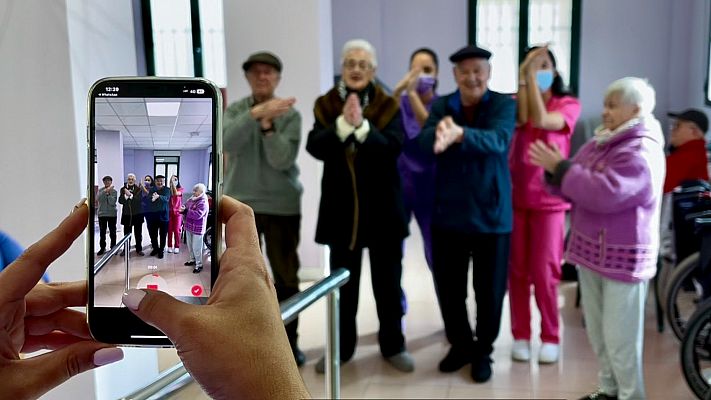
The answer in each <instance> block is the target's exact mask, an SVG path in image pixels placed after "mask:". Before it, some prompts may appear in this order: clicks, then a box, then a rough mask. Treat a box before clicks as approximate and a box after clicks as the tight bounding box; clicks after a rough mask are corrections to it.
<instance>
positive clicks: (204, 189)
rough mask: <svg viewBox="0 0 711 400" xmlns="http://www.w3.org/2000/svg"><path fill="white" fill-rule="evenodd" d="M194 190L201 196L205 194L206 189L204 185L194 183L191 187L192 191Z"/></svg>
mask: <svg viewBox="0 0 711 400" xmlns="http://www.w3.org/2000/svg"><path fill="white" fill-rule="evenodd" d="M195 189H198V190H199V191H200V192H202V193H203V194H204V193H205V192H207V188H206V187H205V184H204V183H196V184H195V186H193V190H195Z"/></svg>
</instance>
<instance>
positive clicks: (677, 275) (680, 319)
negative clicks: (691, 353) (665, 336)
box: [665, 253, 702, 340]
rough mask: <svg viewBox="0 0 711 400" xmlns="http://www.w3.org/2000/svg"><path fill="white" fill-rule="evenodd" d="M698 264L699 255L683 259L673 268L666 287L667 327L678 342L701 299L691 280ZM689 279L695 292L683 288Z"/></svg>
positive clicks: (695, 285) (698, 290)
mask: <svg viewBox="0 0 711 400" xmlns="http://www.w3.org/2000/svg"><path fill="white" fill-rule="evenodd" d="M698 264H699V253H694V254H692V255H690V256H688V257H687V258H685V259H684V261H682V262H681V263H679V265H677V266H676V267H675V268H674V272H673V273H672V275H671V277H670V278H669V284H668V285H667V291H666V295H665V299H666V303H665V306H666V307H665V313H666V315H667V321H668V322H669V326H670V327H671V329H672V331H673V332H674V335H675V336H676V337H677V339H679V340H681V338H682V337H683V336H684V331H685V330H686V324H687V322H688V321H689V319H690V318H691V316H692V315H693V314H694V312H695V311H696V308H697V305H698V304H697V303H698V301H699V299H701V298H702V294H701V293H700V291H701V290H700V289H699V287H700V286H698V285H697V284H696V280H694V279H693V275H694V272H695V271H696V269H697V268H698ZM690 279H691V280H692V281H693V282H694V287H695V288H696V290H692V291H689V290H686V289H685V288H684V285H685V283H686V282H688V281H689V280H690Z"/></svg>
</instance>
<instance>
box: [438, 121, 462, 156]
mask: <svg viewBox="0 0 711 400" xmlns="http://www.w3.org/2000/svg"><path fill="white" fill-rule="evenodd" d="M462 140H464V129H463V128H462V127H461V126H459V125H457V124H456V123H455V122H454V120H453V119H452V117H450V116H447V117H444V118H442V120H441V121H439V124H437V129H436V131H435V142H434V152H435V154H440V153H443V152H444V151H445V150H447V149H448V148H449V146H451V145H452V144H454V143H461V142H462Z"/></svg>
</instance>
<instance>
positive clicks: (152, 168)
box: [91, 97, 214, 307]
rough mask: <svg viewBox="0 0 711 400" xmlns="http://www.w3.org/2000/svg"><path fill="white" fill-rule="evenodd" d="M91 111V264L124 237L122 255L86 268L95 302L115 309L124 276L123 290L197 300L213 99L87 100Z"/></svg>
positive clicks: (204, 294)
mask: <svg viewBox="0 0 711 400" xmlns="http://www.w3.org/2000/svg"><path fill="white" fill-rule="evenodd" d="M94 107H95V110H94V111H95V130H96V137H95V149H96V157H95V164H94V176H95V182H94V193H95V199H96V204H95V206H96V208H95V209H96V211H97V212H96V213H95V214H96V215H95V218H94V233H95V235H94V240H93V243H92V244H91V245H92V246H93V249H92V251H93V254H94V255H95V258H94V261H95V262H96V261H98V260H99V259H100V258H101V257H102V256H103V254H105V253H103V252H102V250H104V251H108V250H109V249H110V248H111V246H112V245H113V244H114V243H115V242H116V241H118V240H120V239H121V238H122V237H123V236H124V235H125V234H127V233H129V232H132V233H133V238H132V240H131V248H130V251H128V252H126V253H124V252H123V251H119V252H118V253H117V254H116V255H115V256H114V257H112V258H111V259H110V260H109V262H108V263H107V264H106V265H105V266H104V267H103V268H102V269H101V270H99V271H98V272H97V273H95V275H94V289H95V296H94V306H95V307H122V303H121V296H122V294H123V293H124V292H125V290H126V289H127V287H126V286H127V285H126V282H128V288H129V289H136V288H137V289H152V290H161V291H164V292H167V293H169V294H171V295H173V296H175V297H176V298H178V299H180V300H182V301H185V302H189V303H196V304H203V303H205V302H206V301H207V298H208V297H209V295H210V287H211V270H212V268H211V267H212V258H211V257H212V255H211V254H210V253H211V252H210V246H209V244H210V243H212V240H211V239H212V232H213V230H212V227H211V225H212V222H211V221H212V216H213V213H214V210H213V207H212V204H213V202H212V198H211V195H212V192H211V189H212V179H211V171H212V154H213V152H212V147H211V145H212V121H213V116H212V110H213V104H212V99H209V98H128V97H124V98H122V97H112V98H96V99H95V103H94ZM107 176H109V177H111V178H112V179H111V180H110V181H109V180H104V179H103V178H104V177H107ZM106 182H109V184H107V183H106ZM112 195H113V198H112ZM112 202H113V204H115V206H114V208H113V209H112ZM112 214H115V216H116V218H115V220H112V219H111V215H112ZM112 224H113V225H114V226H115V232H116V239H114V238H112V237H111V234H110V233H111V228H112ZM102 237H103V239H102ZM97 253H99V254H98V255H97ZM126 258H127V259H128V267H126V262H125V261H126ZM127 278H128V279H127Z"/></svg>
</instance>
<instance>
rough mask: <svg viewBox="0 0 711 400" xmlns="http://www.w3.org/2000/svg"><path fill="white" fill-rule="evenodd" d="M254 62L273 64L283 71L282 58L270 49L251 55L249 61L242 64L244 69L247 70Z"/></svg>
mask: <svg viewBox="0 0 711 400" xmlns="http://www.w3.org/2000/svg"><path fill="white" fill-rule="evenodd" d="M254 63H261V64H267V65H271V66H272V67H274V68H276V70H277V71H279V72H281V69H282V65H281V60H280V59H279V57H277V56H276V55H274V54H273V53H270V52H268V51H260V52H258V53H254V54H252V55H251V56H249V58H248V59H247V61H245V62H244V64H242V69H243V70H244V71H245V72H246V71H247V70H248V69H249V68H250V67H251V66H252V64H254Z"/></svg>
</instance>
